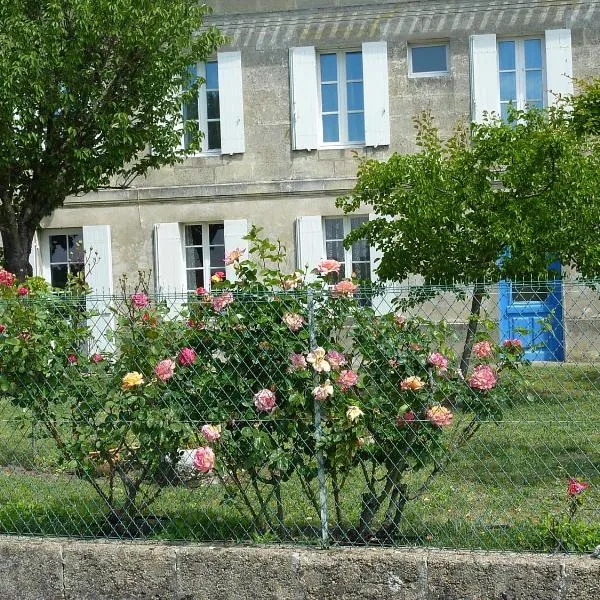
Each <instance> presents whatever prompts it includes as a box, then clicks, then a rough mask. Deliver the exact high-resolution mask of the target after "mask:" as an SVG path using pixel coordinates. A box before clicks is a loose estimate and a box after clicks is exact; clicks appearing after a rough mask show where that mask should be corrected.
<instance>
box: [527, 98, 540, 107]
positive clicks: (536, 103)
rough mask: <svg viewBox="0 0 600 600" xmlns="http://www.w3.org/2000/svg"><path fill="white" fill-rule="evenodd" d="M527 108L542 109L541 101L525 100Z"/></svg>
mask: <svg viewBox="0 0 600 600" xmlns="http://www.w3.org/2000/svg"><path fill="white" fill-rule="evenodd" d="M527 106H529V107H531V108H544V101H543V100H527Z"/></svg>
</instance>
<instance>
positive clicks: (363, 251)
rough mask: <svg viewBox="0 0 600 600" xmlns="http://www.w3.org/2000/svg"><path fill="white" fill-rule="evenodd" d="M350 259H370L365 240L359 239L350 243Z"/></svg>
mask: <svg viewBox="0 0 600 600" xmlns="http://www.w3.org/2000/svg"><path fill="white" fill-rule="evenodd" d="M352 260H353V261H359V260H361V261H362V260H370V257H369V246H368V244H367V240H359V241H358V242H354V243H353V244H352Z"/></svg>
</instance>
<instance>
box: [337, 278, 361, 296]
mask: <svg viewBox="0 0 600 600" xmlns="http://www.w3.org/2000/svg"><path fill="white" fill-rule="evenodd" d="M357 289H358V286H357V285H356V284H354V283H352V282H351V281H350V280H349V279H342V281H340V282H339V283H336V284H335V285H334V286H333V294H332V295H333V297H334V298H337V297H339V296H352V294H354V292H356V290H357Z"/></svg>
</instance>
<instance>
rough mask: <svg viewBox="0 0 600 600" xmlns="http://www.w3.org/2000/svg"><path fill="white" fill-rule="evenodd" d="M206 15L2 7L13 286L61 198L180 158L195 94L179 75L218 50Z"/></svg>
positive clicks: (3, 182)
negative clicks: (186, 112) (186, 105)
mask: <svg viewBox="0 0 600 600" xmlns="http://www.w3.org/2000/svg"><path fill="white" fill-rule="evenodd" d="M208 12H209V9H208V7H206V6H205V5H201V4H199V3H197V2H196V0H119V1H118V2H117V1H115V0H35V1H33V0H5V1H3V2H2V3H1V4H0V46H1V48H2V52H1V53H0V81H2V86H1V88H0V233H1V234H2V242H3V245H4V262H5V266H6V267H7V269H8V270H9V271H12V272H13V273H15V274H16V275H17V277H18V278H20V279H22V278H24V277H25V275H27V274H28V273H31V267H30V266H29V253H30V250H31V244H32V239H33V235H34V232H35V230H36V228H37V227H38V225H39V222H40V220H41V219H42V218H43V217H45V216H47V215H50V214H51V213H52V212H53V210H54V209H56V208H57V207H60V206H62V204H63V202H64V200H65V198H66V197H67V196H70V195H77V194H85V193H87V192H90V191H93V190H97V189H99V188H101V187H105V186H119V187H125V186H127V185H129V184H130V183H131V181H132V180H133V179H134V178H135V177H136V176H138V175H144V174H145V173H147V172H148V171H149V170H150V169H154V168H157V167H160V166H161V165H170V164H174V163H175V162H177V161H178V160H180V158H181V156H182V155H183V154H184V153H185V151H183V150H178V146H179V144H180V135H181V105H182V102H185V100H186V99H189V98H191V97H192V95H193V94H194V93H195V91H196V89H197V86H198V82H193V81H191V74H190V72H189V70H188V67H189V65H190V64H193V63H195V62H197V61H203V60H206V58H207V57H208V56H209V55H210V54H211V53H212V52H214V51H215V50H216V48H217V47H218V45H220V44H222V43H223V42H224V38H223V36H222V35H221V34H220V33H219V32H218V31H217V30H216V29H214V28H204V29H202V25H203V18H204V17H205V15H206V14H207V13H208ZM196 137H197V139H196V144H197V143H198V142H199V138H200V134H198V135H197V136H196ZM193 147H194V146H192V148H193ZM150 148H151V151H150Z"/></svg>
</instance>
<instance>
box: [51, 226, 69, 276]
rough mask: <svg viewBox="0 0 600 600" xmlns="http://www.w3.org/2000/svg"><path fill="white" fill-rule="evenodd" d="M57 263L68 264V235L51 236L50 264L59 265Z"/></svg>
mask: <svg viewBox="0 0 600 600" xmlns="http://www.w3.org/2000/svg"><path fill="white" fill-rule="evenodd" d="M57 262H67V236H66V235H51V236H50V263H51V264H52V263H57ZM65 281H66V280H65ZM53 285H54V284H53Z"/></svg>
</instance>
